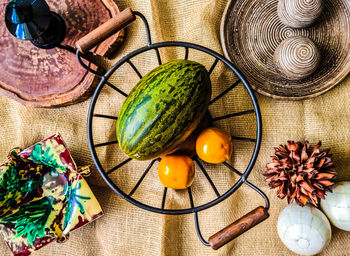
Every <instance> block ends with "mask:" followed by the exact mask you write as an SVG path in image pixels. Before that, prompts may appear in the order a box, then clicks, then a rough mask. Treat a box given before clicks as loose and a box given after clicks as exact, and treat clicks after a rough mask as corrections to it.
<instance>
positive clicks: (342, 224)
mask: <svg viewBox="0 0 350 256" xmlns="http://www.w3.org/2000/svg"><path fill="white" fill-rule="evenodd" d="M321 208H322V210H323V212H324V213H325V214H326V215H327V216H328V218H329V220H330V222H331V223H332V224H333V225H334V226H336V227H337V228H340V229H343V230H346V231H350V182H349V181H342V182H338V183H336V184H335V185H334V187H333V193H330V192H328V193H327V195H326V198H325V199H324V200H321Z"/></svg>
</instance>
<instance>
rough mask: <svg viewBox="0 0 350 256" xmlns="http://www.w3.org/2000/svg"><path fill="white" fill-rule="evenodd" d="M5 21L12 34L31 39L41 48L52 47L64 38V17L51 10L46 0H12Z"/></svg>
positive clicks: (8, 4)
mask: <svg viewBox="0 0 350 256" xmlns="http://www.w3.org/2000/svg"><path fill="white" fill-rule="evenodd" d="M5 23H6V26H7V29H8V30H9V31H10V33H11V34H12V35H14V36H15V37H17V38H19V39H22V40H31V42H32V43H33V44H34V45H36V46H37V47H39V48H44V49H50V48H54V47H56V46H58V45H59V44H60V43H61V42H62V41H63V39H64V36H65V33H66V26H65V23H64V21H63V19H62V18H61V17H60V16H59V15H58V14H57V13H54V12H51V11H50V8H49V6H48V5H47V3H46V1H45V0H11V1H9V2H8V3H7V5H6V10H5Z"/></svg>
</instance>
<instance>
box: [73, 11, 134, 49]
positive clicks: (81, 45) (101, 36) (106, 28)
mask: <svg viewBox="0 0 350 256" xmlns="http://www.w3.org/2000/svg"><path fill="white" fill-rule="evenodd" d="M135 19H136V17H135V14H134V13H133V11H132V10H131V9H130V8H127V9H125V10H123V11H122V12H120V13H119V14H118V15H117V16H115V17H114V18H112V19H110V20H108V21H107V22H105V23H103V24H102V25H101V26H99V27H97V28H96V29H94V30H93V31H91V32H90V33H88V34H87V35H85V36H84V37H82V38H81V39H79V40H78V41H77V42H76V43H75V45H76V47H77V49H78V50H79V51H80V52H81V53H86V52H88V51H89V50H91V49H92V48H94V47H95V46H96V45H98V44H99V43H100V42H101V41H104V40H106V39H107V38H108V37H110V36H112V35H113V34H115V33H117V32H118V31H119V30H121V29H123V28H125V27H126V26H127V25H129V24H130V23H131V22H133V21H134V20H135Z"/></svg>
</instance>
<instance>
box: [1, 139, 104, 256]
mask: <svg viewBox="0 0 350 256" xmlns="http://www.w3.org/2000/svg"><path fill="white" fill-rule="evenodd" d="M86 170H88V171H89V168H85V169H84V171H85V172H86ZM82 175H84V173H83V172H80V170H79V169H78V168H77V166H76V164H75V162H74V160H73V158H72V156H71V154H70V153H69V151H68V149H67V147H66V146H65V144H64V142H63V140H62V138H61V136H60V135H59V134H55V135H53V136H50V137H49V138H47V139H45V140H43V141H41V142H39V143H37V144H35V145H33V146H31V147H29V148H27V149H25V150H23V151H21V150H19V149H13V150H12V151H11V152H10V154H9V161H8V162H7V163H5V164H3V165H1V166H0V232H1V233H2V235H3V237H4V239H5V241H6V243H7V245H8V247H9V248H10V249H11V251H12V252H13V254H14V255H16V256H19V255H21V256H22V255H29V254H30V253H31V252H33V251H34V250H37V249H39V248H41V247H43V246H45V245H46V244H48V243H50V242H52V241H53V240H55V239H56V240H57V241H58V242H62V241H64V240H65V239H67V238H68V235H69V233H70V231H72V230H74V229H77V228H79V227H81V226H83V225H85V224H87V223H89V222H91V221H93V220H95V219H96V218H98V217H100V216H101V215H102V214H103V213H102V209H101V206H100V205H99V203H98V201H97V199H96V198H95V196H94V194H93V193H92V191H91V189H90V187H89V185H88V184H87V183H86V181H85V180H84V178H83V177H82Z"/></svg>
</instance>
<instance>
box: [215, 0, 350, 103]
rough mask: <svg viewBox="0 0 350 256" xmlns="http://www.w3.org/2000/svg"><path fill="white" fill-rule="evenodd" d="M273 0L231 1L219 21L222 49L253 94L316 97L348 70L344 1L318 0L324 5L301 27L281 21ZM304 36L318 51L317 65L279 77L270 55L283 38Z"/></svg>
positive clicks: (349, 24)
mask: <svg viewBox="0 0 350 256" xmlns="http://www.w3.org/2000/svg"><path fill="white" fill-rule="evenodd" d="M277 4H278V0H266V1H260V0H231V1H230V2H229V3H228V5H227V7H226V9H225V12H224V15H223V18H222V23H221V43H222V47H223V51H224V54H225V55H226V57H227V58H228V59H230V60H231V61H232V62H233V64H234V65H236V66H237V67H238V68H239V69H240V70H241V71H242V73H243V74H244V75H245V76H246V78H247V80H248V81H249V83H250V84H251V85H252V87H253V88H254V89H255V90H256V91H257V92H259V93H261V94H263V95H267V96H270V97H273V98H277V99H289V100H301V99H307V98H311V97H315V96H318V95H320V94H322V93H324V92H326V91H328V90H330V89H331V88H333V87H334V86H335V85H337V84H338V83H339V82H341V81H342V80H343V79H344V78H345V77H346V76H347V75H348V73H349V70H350V1H349V0H324V9H323V12H322V14H321V16H320V17H319V19H318V20H317V21H316V23H314V24H312V25H310V26H309V27H307V28H301V29H294V28H290V27H287V26H286V25H284V24H283V23H282V22H281V21H280V19H279V17H278V15H277ZM292 36H305V37H308V38H310V39H311V40H312V41H313V42H314V43H315V44H316V46H317V48H318V49H319V50H320V53H321V61H320V64H319V66H318V68H317V70H316V71H315V72H314V73H313V74H312V75H310V76H308V77H306V78H304V79H300V80H294V81H293V80H289V79H287V78H285V77H284V76H283V75H282V73H281V72H280V71H278V69H277V68H276V66H275V64H274V60H273V55H274V52H275V50H276V48H277V47H278V45H279V44H280V43H281V42H282V41H283V40H284V39H286V38H289V37H292Z"/></svg>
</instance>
